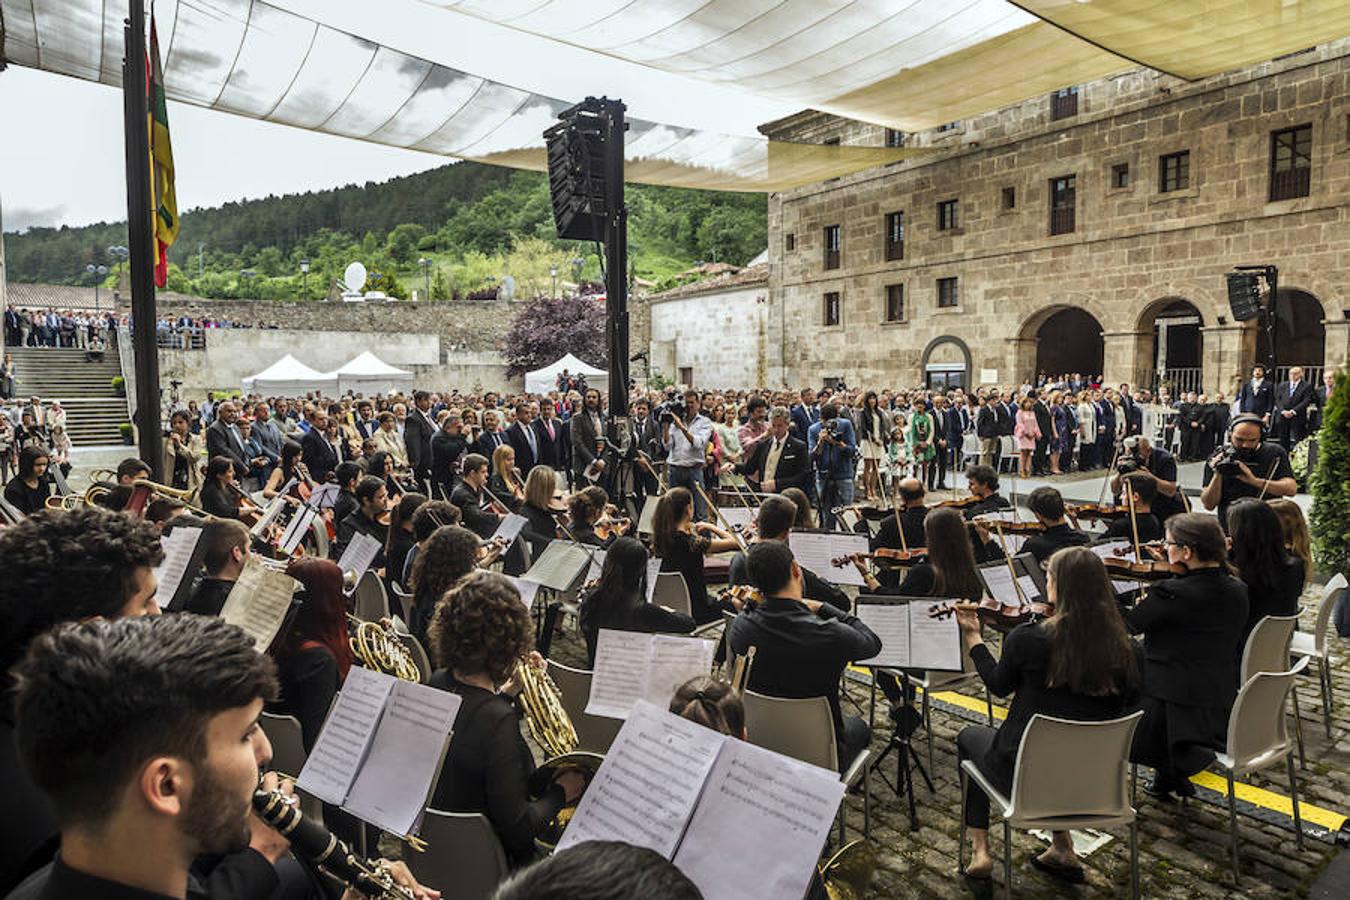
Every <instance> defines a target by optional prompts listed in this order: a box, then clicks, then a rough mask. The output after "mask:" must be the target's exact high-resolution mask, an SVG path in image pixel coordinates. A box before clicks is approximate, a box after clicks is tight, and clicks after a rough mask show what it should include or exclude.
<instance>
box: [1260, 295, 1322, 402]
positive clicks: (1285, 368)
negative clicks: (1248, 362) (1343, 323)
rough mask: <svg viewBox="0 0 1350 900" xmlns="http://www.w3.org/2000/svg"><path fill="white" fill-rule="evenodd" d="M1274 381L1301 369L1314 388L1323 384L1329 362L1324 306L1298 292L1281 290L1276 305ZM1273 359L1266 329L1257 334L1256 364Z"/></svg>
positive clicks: (1282, 379) (1261, 329) (1310, 296)
mask: <svg viewBox="0 0 1350 900" xmlns="http://www.w3.org/2000/svg"><path fill="white" fill-rule="evenodd" d="M1276 312H1277V315H1276V319H1275V351H1276V363H1277V369H1276V371H1275V379H1276V381H1277V382H1279V381H1284V380H1285V379H1286V377H1287V376H1288V374H1289V368H1290V367H1291V366H1300V367H1302V369H1303V372H1304V378H1305V379H1307V380H1308V381H1310V382H1312V383H1313V384H1317V383H1318V382H1319V381H1321V380H1322V370H1323V366H1324V364H1325V362H1326V342H1327V332H1326V326H1325V325H1324V324H1323V320H1324V319H1325V317H1326V314H1325V312H1324V311H1323V309H1322V304H1321V302H1320V301H1319V300H1318V299H1317V298H1316V297H1314V296H1313V295H1312V294H1311V293H1309V292H1308V291H1305V290H1301V289H1299V288H1280V293H1279V297H1278V299H1277V302H1276ZM1269 358H1270V341H1269V340H1268V339H1267V337H1266V332H1265V329H1264V328H1260V327H1258V328H1257V331H1256V356H1255V359H1254V360H1253V363H1257V362H1264V361H1265V360H1267V359H1269Z"/></svg>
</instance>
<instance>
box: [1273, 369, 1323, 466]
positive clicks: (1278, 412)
mask: <svg viewBox="0 0 1350 900" xmlns="http://www.w3.org/2000/svg"><path fill="white" fill-rule="evenodd" d="M1312 399H1313V388H1312V385H1310V384H1308V382H1306V381H1304V380H1303V369H1302V368H1301V367H1299V366H1294V367H1293V368H1292V369H1290V370H1289V380H1288V381H1286V382H1283V383H1282V384H1281V385H1280V386H1279V387H1278V388H1277V389H1276V390H1275V427H1274V429H1272V430H1273V431H1274V432H1275V439H1276V440H1277V441H1279V442H1280V446H1281V447H1283V448H1284V449H1285V451H1286V452H1287V451H1288V450H1289V449H1290V447H1292V446H1293V445H1294V444H1297V443H1298V442H1299V441H1301V440H1303V439H1304V438H1305V437H1306V436H1307V434H1308V406H1309V405H1310V404H1311V403H1312Z"/></svg>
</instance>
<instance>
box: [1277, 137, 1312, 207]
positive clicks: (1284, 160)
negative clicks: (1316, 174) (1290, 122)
mask: <svg viewBox="0 0 1350 900" xmlns="http://www.w3.org/2000/svg"><path fill="white" fill-rule="evenodd" d="M1311 188H1312V126H1311V125H1298V126H1296V127H1294V128H1284V129H1281V130H1280V131H1272V132H1271V133H1270V199H1271V200H1293V199H1294V198H1295V197H1306V196H1308V193H1309V191H1310V190H1311Z"/></svg>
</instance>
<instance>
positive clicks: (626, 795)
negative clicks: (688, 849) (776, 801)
mask: <svg viewBox="0 0 1350 900" xmlns="http://www.w3.org/2000/svg"><path fill="white" fill-rule="evenodd" d="M728 741H729V739H728V738H727V737H726V736H724V735H721V734H719V733H717V732H715V731H713V730H712V729H710V728H704V727H703V726H702V725H699V724H697V723H695V722H691V721H689V720H688V719H682V718H680V717H679V716H677V715H674V714H673V713H670V712H667V711H666V710H665V709H664V708H660V707H657V706H655V705H653V704H651V703H647V702H645V701H641V700H640V701H638V703H637V705H636V706H635V707H633V711H632V712H631V713H630V714H629V716H628V721H626V722H624V723H623V727H622V728H620V729H619V734H618V736H617V737H615V738H614V743H613V744H612V745H610V748H609V752H607V753H606V754H605V761H604V762H603V763H601V764H600V769H599V770H598V771H597V772H596V773H595V777H594V778H593V779H592V780H591V784H590V787H588V788H587V789H586V793H585V794H584V795H582V798H581V803H580V804H579V805H578V806H577V811H576V814H575V815H573V816H572V821H571V823H570V824H568V826H567V830H566V831H565V832H563V836H562V840H561V841H559V842H558V850H566V849H567V848H568V847H570V846H572V845H573V844H580V843H582V842H583V841H623V842H624V843H627V844H633V845H634V846H638V847H648V848H650V849H652V850H655V851H656V852H657V853H660V854H661V855H662V856H664V857H666V858H667V859H669V858H670V857H671V856H672V855H674V853H675V848H676V846H677V845H678V844H679V840H680V836H681V835H682V834H683V833H684V827H685V825H686V824H687V823H688V821H689V818H690V816H692V815H693V812H694V804H695V803H697V802H698V797H699V793H700V792H701V791H702V789H703V783H704V781H706V780H707V777H708V772H709V771H710V770H711V769H712V766H713V763H714V761H716V759H717V754H718V751H719V750H720V749H721V748H722V745H723V744H725V743H727V742H728Z"/></svg>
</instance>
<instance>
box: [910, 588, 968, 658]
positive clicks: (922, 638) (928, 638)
mask: <svg viewBox="0 0 1350 900" xmlns="http://www.w3.org/2000/svg"><path fill="white" fill-rule="evenodd" d="M954 602H956V601H954V600H932V599H919V598H917V597H916V598H914V599H911V600H910V601H909V659H910V663H909V664H910V665H911V666H913V667H914V668H916V669H927V670H928V671H930V672H960V671H961V626H959V625H957V624H956V616H947V617H945V618H942V619H935V618H933V617H932V616H931V615H930V612H931V611H932V610H933V608H934V607H936V606H941V605H942V604H943V603H954Z"/></svg>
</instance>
